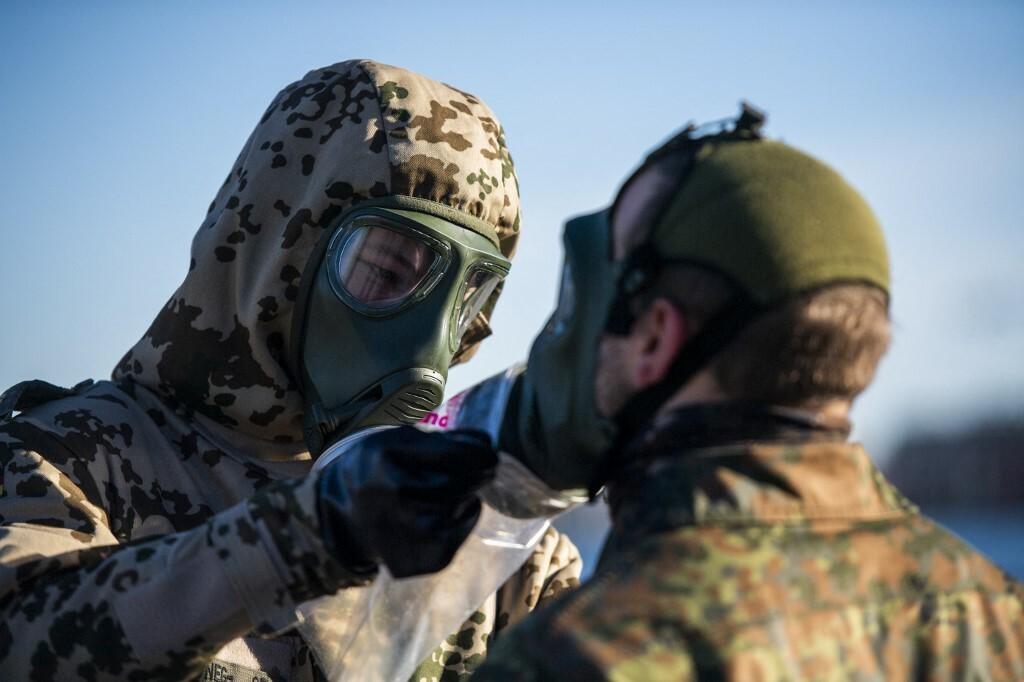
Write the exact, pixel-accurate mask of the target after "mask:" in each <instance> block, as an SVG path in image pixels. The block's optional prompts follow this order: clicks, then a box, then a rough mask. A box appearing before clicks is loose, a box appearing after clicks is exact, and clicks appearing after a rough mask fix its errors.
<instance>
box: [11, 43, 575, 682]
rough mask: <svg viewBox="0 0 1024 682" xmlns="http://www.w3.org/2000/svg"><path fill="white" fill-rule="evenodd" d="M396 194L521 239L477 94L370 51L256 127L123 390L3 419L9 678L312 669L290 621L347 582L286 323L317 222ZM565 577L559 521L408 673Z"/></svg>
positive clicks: (298, 676)
mask: <svg viewBox="0 0 1024 682" xmlns="http://www.w3.org/2000/svg"><path fill="white" fill-rule="evenodd" d="M391 195H399V196H407V197H415V198H417V199H420V200H426V201H429V202H434V203H436V204H440V205H443V206H444V207H446V210H451V209H454V210H457V211H461V212H464V213H467V214H469V215H471V216H473V217H474V218H475V219H477V220H478V221H479V223H480V224H483V225H487V226H490V228H493V233H492V234H491V235H490V237H491V238H493V239H494V240H495V241H496V242H497V243H498V244H499V246H500V247H501V248H502V250H503V251H504V252H505V253H506V254H507V255H511V253H512V251H513V250H514V247H515V243H516V238H517V234H518V230H519V208H518V206H519V201H518V188H517V186H516V179H515V175H514V172H513V169H512V163H511V159H510V157H509V155H508V151H507V149H506V147H505V141H504V133H503V131H502V129H501V127H500V124H499V123H498V122H497V120H496V119H495V118H494V115H493V113H491V111H490V110H489V109H488V108H487V107H486V105H484V104H483V103H482V102H480V100H478V99H477V98H475V97H474V96H473V95H470V94H468V93H464V92H461V91H458V90H455V89H453V88H451V87H449V86H446V85H443V84H441V83H438V82H435V81H432V80H429V79H426V78H424V77H422V76H418V75H416V74H413V73H410V72H408V71H405V70H402V69H398V68H395V67H390V66H386V65H382V64H377V63H374V62H369V61H351V62H343V63H340V64H335V65H333V66H330V67H326V68H324V69H318V70H315V71H312V72H310V73H309V74H307V75H306V76H305V77H304V78H303V79H301V80H300V81H297V82H296V83H294V84H292V85H290V86H288V87H287V88H285V89H284V90H283V91H282V92H281V93H280V94H279V95H278V96H277V97H276V98H275V99H274V101H273V102H272V103H271V105H270V107H269V108H268V109H267V111H266V113H265V114H264V115H263V118H262V119H261V120H260V122H259V124H258V125H257V127H256V129H255V130H254V132H253V133H252V135H251V136H250V138H249V139H248V141H247V142H246V144H245V146H244V148H243V149H242V152H241V155H240V156H239V158H238V160H237V162H236V163H235V165H234V166H233V167H232V170H231V172H230V174H229V175H228V177H227V179H226V180H225V182H224V184H223V186H222V187H221V188H220V190H219V192H218V193H217V195H216V197H215V199H214V201H213V203H212V204H211V206H210V209H209V212H208V214H207V216H206V218H205V219H204V220H203V223H202V225H201V227H200V228H199V231H198V232H197V234H196V236H195V238H194V240H193V243H192V253H191V256H192V258H191V262H190V264H189V271H188V275H187V276H186V278H185V280H184V282H183V283H182V285H181V286H180V287H179V288H178V290H177V291H176V292H175V293H174V294H173V295H172V296H171V298H170V300H169V301H168V302H167V304H166V305H165V307H164V308H163V310H162V311H161V312H160V313H159V315H158V316H157V318H156V320H155V321H154V322H153V324H152V326H151V327H150V329H149V330H148V332H147V333H146V334H145V336H144V337H143V338H142V339H141V340H140V341H139V342H138V343H137V344H136V345H135V346H134V347H133V348H132V349H131V350H130V351H129V352H128V354H127V355H126V356H125V357H124V359H123V360H122V361H121V363H120V364H119V365H118V367H117V368H116V370H115V372H114V376H113V381H108V382H99V383H96V384H92V385H82V386H79V387H77V388H76V390H74V391H64V392H54V391H47V390H42V392H41V393H40V391H39V390H37V389H38V387H36V388H33V389H31V390H30V391H28V392H27V394H26V395H27V396H29V397H32V394H33V393H35V399H34V400H30V401H28V402H27V403H23V404H25V405H26V406H27V405H29V404H31V403H33V402H34V403H38V404H36V405H35V406H34V407H32V408H31V409H25V410H24V411H22V412H21V413H20V414H18V415H17V416H14V417H13V418H10V419H6V420H4V419H0V478H2V486H3V487H2V488H0V679H2V680H143V679H146V680H150V679H166V680H183V679H216V680H222V679H223V680H228V679H234V680H242V679H245V680H247V681H248V680H271V679H272V680H285V679H289V680H308V679H312V678H313V676H314V674H315V673H314V669H313V666H312V665H311V663H310V658H309V653H308V649H307V647H305V645H304V644H303V642H302V641H301V639H300V638H298V637H297V636H296V635H294V634H292V631H290V630H289V628H290V627H291V626H292V625H293V624H294V621H295V613H294V611H295V605H296V604H297V603H299V602H302V601H304V600H307V599H309V598H312V597H316V596H319V595H321V594H323V593H325V592H327V591H329V590H331V589H332V586H333V585H336V584H337V583H338V580H339V569H338V566H337V564H335V563H334V562H333V561H332V560H331V558H330V557H329V556H327V555H326V553H325V552H324V549H323V547H322V546H321V544H320V540H319V532H318V529H317V519H316V514H315V511H314V495H313V491H314V489H315V488H314V486H313V483H314V479H313V478H312V477H307V476H306V474H307V473H308V472H309V471H310V469H311V466H312V460H311V458H310V455H309V453H308V452H307V451H306V448H305V446H304V445H303V443H302V400H301V397H300V395H299V393H298V390H297V388H296V385H295V382H294V381H293V380H292V378H291V376H290V373H289V371H288V370H287V364H286V361H285V358H286V357H287V354H288V352H289V344H290V343H291V338H290V327H291V322H292V318H293V313H294V306H295V300H296V294H297V289H298V285H299V280H300V278H301V277H302V273H303V269H304V268H305V266H306V263H307V261H308V259H309V256H310V253H311V252H312V250H313V248H314V246H315V245H316V243H317V241H318V240H319V239H320V237H321V235H322V234H323V233H324V232H325V228H327V227H329V226H330V225H331V224H333V223H334V221H335V220H336V219H337V218H338V217H339V216H340V215H342V214H343V213H344V212H345V211H347V210H348V209H350V208H351V207H353V206H355V205H357V204H358V203H360V202H361V201H365V200H367V199H368V198H374V197H384V196H391ZM485 231H487V230H485ZM485 236H487V235H485ZM489 312H490V306H488V307H486V308H485V310H484V312H483V313H482V314H481V316H480V317H478V318H477V320H476V321H475V323H474V325H473V327H472V330H471V332H470V333H469V335H468V337H467V338H466V339H465V345H464V347H463V349H462V350H461V352H460V358H461V359H465V358H467V357H469V355H470V354H471V351H472V348H473V344H475V343H477V342H479V340H480V339H482V338H483V337H484V336H486V334H487V333H488V329H487V322H488V320H487V316H488V314H489ZM40 396H42V397H40ZM578 573H579V559H578V556H577V554H576V552H575V548H574V547H572V545H571V543H569V542H568V541H567V540H566V539H565V538H562V537H560V536H559V535H558V534H557V533H555V532H554V531H551V532H550V533H549V534H548V535H547V536H546V537H545V538H544V540H543V541H542V542H541V544H540V546H538V548H537V550H536V552H535V553H534V555H533V558H532V559H531V560H530V561H529V562H527V565H526V566H524V567H523V569H522V570H521V571H520V572H519V573H518V574H516V575H515V576H513V577H512V578H511V579H510V580H509V582H508V583H506V585H505V586H504V587H503V588H502V589H501V590H500V591H499V592H498V594H496V595H492V596H491V597H490V598H489V599H488V600H487V601H486V603H485V604H483V605H481V607H480V610H479V612H478V613H476V614H474V616H473V617H472V618H471V619H470V620H469V621H468V622H467V623H466V625H465V626H464V627H462V628H461V629H460V630H459V631H458V632H457V633H455V634H453V636H452V637H451V638H449V639H448V641H446V642H445V643H443V644H442V645H441V647H440V648H439V649H438V650H437V651H435V652H434V654H433V655H432V657H431V658H430V660H428V661H426V662H425V663H424V664H423V666H421V669H420V670H419V671H418V672H417V674H416V677H415V678H416V679H417V680H419V679H428V680H430V679H434V678H441V677H442V676H444V679H449V678H451V679H456V678H458V679H461V678H462V676H463V675H464V674H465V673H466V672H467V671H469V670H471V669H473V667H474V666H476V665H477V664H478V663H479V661H480V660H481V658H482V654H483V653H484V652H485V650H486V646H487V642H488V639H489V637H491V636H492V635H493V633H494V632H496V631H497V630H499V629H500V628H501V627H504V626H505V625H507V624H509V623H511V622H514V621H515V620H517V619H518V618H520V617H522V615H524V614H525V613H526V612H527V611H529V610H530V609H532V608H533V607H535V606H536V605H537V604H538V603H539V602H540V601H543V600H544V599H546V598H548V597H550V596H552V595H553V594H554V593H555V592H557V591H558V590H559V589H561V588H562V587H565V586H567V585H571V584H573V583H574V582H575V579H576V576H577V575H578ZM453 676H454V677H453Z"/></svg>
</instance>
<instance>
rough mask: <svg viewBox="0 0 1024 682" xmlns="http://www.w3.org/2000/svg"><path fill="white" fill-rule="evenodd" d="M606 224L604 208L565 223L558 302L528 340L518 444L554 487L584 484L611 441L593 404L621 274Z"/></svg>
mask: <svg viewBox="0 0 1024 682" xmlns="http://www.w3.org/2000/svg"><path fill="white" fill-rule="evenodd" d="M610 229H611V228H610V224H609V212H608V211H600V212H598V213H592V214H589V215H584V216H580V217H578V218H574V219H572V220H570V221H569V222H567V223H566V225H565V232H564V234H563V238H562V239H563V243H564V247H565V261H564V265H563V266H562V283H561V290H560V292H559V295H558V305H557V307H556V308H555V312H554V313H552V315H551V317H550V318H549V319H548V322H547V324H546V325H545V326H544V330H543V331H542V332H541V333H540V334H539V335H538V336H537V338H536V339H535V340H534V342H533V346H532V347H531V349H530V359H529V363H528V364H527V370H526V377H525V379H524V387H523V392H522V398H523V400H522V403H521V405H522V407H521V408H520V409H521V411H520V413H519V415H518V420H517V422H518V424H517V432H518V433H517V440H518V443H517V445H518V448H517V449H518V450H519V452H521V453H522V456H523V459H524V461H525V462H526V463H527V465H528V466H529V467H530V468H531V469H532V470H533V471H534V473H536V474H537V475H538V476H540V478H541V479H542V480H544V482H545V483H547V484H548V485H550V486H552V487H554V488H556V489H558V490H570V489H572V490H575V489H581V488H582V489H586V488H587V487H588V486H589V484H590V482H591V480H592V479H593V468H594V465H593V462H594V461H595V459H597V458H598V457H599V455H601V454H603V453H604V452H605V451H607V450H608V448H609V447H610V446H611V445H612V442H613V438H614V429H613V424H612V422H611V421H610V420H608V419H606V418H604V417H602V416H601V415H600V414H598V411H597V405H596V404H595V402H594V374H595V372H596V369H597V353H598V344H599V341H600V338H601V331H602V330H603V328H604V325H605V320H606V319H607V318H608V308H609V306H610V305H611V301H612V298H613V296H614V293H615V283H616V280H617V278H618V266H617V264H616V263H615V262H614V261H613V259H612V255H611V235H610Z"/></svg>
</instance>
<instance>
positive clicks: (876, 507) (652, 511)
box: [608, 404, 916, 533]
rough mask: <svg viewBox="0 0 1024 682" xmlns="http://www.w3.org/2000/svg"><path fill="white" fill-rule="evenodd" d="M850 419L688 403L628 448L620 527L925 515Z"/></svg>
mask: <svg viewBox="0 0 1024 682" xmlns="http://www.w3.org/2000/svg"><path fill="white" fill-rule="evenodd" d="M848 432H849V423H848V422H846V421H845V420H834V421H828V420H824V419H821V418H820V417H818V416H816V415H814V414H813V413H806V412H798V411H794V410H788V409H784V408H771V407H764V406H750V405H736V404H733V405H722V406H702V407H697V408H686V409H684V410H681V411H679V412H676V413H673V414H672V415H670V416H669V417H668V418H667V419H665V420H660V421H659V422H658V423H657V424H656V425H655V426H654V427H653V428H651V429H650V430H648V431H647V432H646V433H644V434H641V435H640V436H639V437H638V438H637V440H635V441H634V442H633V443H632V444H631V445H630V446H629V447H628V448H627V449H626V451H625V452H624V457H623V459H624V460H626V461H628V462H630V463H631V464H630V465H629V466H628V467H626V468H625V469H623V470H622V474H621V475H620V476H618V477H617V478H616V479H615V481H614V482H612V483H611V484H610V485H609V491H608V497H609V503H610V505H611V508H612V517H613V521H614V527H615V529H616V530H621V531H622V532H624V533H632V532H635V531H637V530H638V529H640V530H641V532H643V531H651V532H656V531H659V530H666V529H669V528H674V527H679V526H685V525H695V524H717V525H723V524H724V525H728V524H735V525H743V524H756V523H778V522H783V523H785V522H810V523H827V522H830V521H841V520H852V519H858V520H870V519H884V518H891V517H895V516H900V515H903V514H907V513H912V512H916V508H915V507H914V506H913V505H912V504H911V503H910V502H908V501H907V500H906V498H904V497H903V496H902V495H901V494H900V493H899V492H898V491H897V490H896V489H895V488H893V486H892V485H891V484H890V483H889V482H888V481H886V480H885V478H884V477H883V476H882V474H881V472H880V471H879V470H878V469H877V468H876V467H875V465H874V464H873V463H872V462H871V459H870V458H869V457H868V455H867V453H866V452H865V451H864V449H863V447H861V446H860V445H859V444H856V443H848V442H846V440H845V439H846V435H847V433H848Z"/></svg>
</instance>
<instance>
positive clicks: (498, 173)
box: [113, 60, 519, 444]
mask: <svg viewBox="0 0 1024 682" xmlns="http://www.w3.org/2000/svg"><path fill="white" fill-rule="evenodd" d="M388 197H392V198H394V200H395V201H398V202H401V201H405V202H406V203H408V201H410V199H404V198H411V201H412V202H413V203H414V204H415V207H416V208H417V210H425V211H427V212H433V213H436V214H437V215H439V216H440V217H442V218H446V219H448V220H451V221H452V222H457V223H459V224H461V225H462V226H464V227H467V228H469V229H472V230H474V231H476V232H479V233H481V234H483V235H484V236H485V237H488V238H489V239H491V240H492V241H493V242H495V243H496V244H497V245H499V246H500V248H501V250H502V252H503V253H504V254H505V255H506V256H511V255H512V253H513V252H514V250H515V245H516V241H517V238H518V232H519V192H518V183H517V180H516V177H515V172H514V170H513V166H512V159H511V157H510V156H509V153H508V150H507V149H506V147H505V139H504V132H503V130H502V128H501V125H500V124H499V122H498V120H497V119H496V118H495V116H494V114H493V113H492V112H491V110H490V109H489V108H488V107H487V106H486V105H485V104H484V103H483V102H481V101H480V100H479V99H477V98H476V97H474V96H473V95H470V94H468V93H465V92H461V91H459V90H456V89H454V88H452V87H450V86H447V85H444V84H442V83H439V82H437V81H433V80H430V79H428V78H425V77H423V76H420V75H417V74H415V73H412V72H409V71H406V70H404V69H399V68H396V67H392V66H387V65H384V64H378V63H375V62H371V61H366V60H358V61H347V62H341V63H339V64H335V65H333V66H329V67H326V68H323V69H317V70H315V71H311V72H310V73H308V74H307V75H306V76H305V77H304V78H303V79H302V80H300V81H297V82H296V83H293V84H291V85H289V86H288V87H286V88H285V89H284V90H282V91H281V92H280V93H279V94H278V95H277V97H276V98H274V101H273V102H271V104H270V107H269V108H268V109H267V111H266V113H265V114H264V115H263V118H262V119H261V120H260V122H259V124H258V125H257V126H256V129H255V130H254V131H253V133H252V135H251V136H250V137H249V139H248V141H247V142H246V143H245V146H244V147H243V148H242V152H241V154H240V155H239V157H238V160H237V161H236V162H235V165H234V167H233V168H232V170H231V173H230V174H229V175H228V177H227V179H226V180H225V182H224V184H223V185H222V186H221V188H220V190H219V192H218V193H217V196H216V198H215V199H214V200H213V203H212V204H211V205H210V209H209V212H208V215H207V217H206V219H205V220H204V221H203V223H202V225H200V227H199V231H198V232H197V233H196V236H195V237H194V239H193V241H192V252H191V255H192V259H191V263H190V265H189V271H188V274H187V275H186V277H185V280H184V282H182V284H181V286H179V287H178V290H177V291H176V292H175V293H174V295H173V296H171V298H170V300H169V301H168V302H167V304H166V305H165V306H164V308H163V310H161V311H160V313H159V315H157V318H156V319H155V320H154V321H153V324H152V325H151V326H150V328H149V330H148V331H147V332H146V334H145V336H143V338H142V339H141V340H140V341H139V342H138V343H137V344H135V346H134V347H133V348H132V349H131V350H130V351H129V352H128V353H127V354H126V355H125V356H124V358H123V359H122V360H121V362H120V363H119V364H118V366H117V368H116V369H115V370H114V374H113V378H114V380H115V381H119V382H126V381H128V382H134V383H136V384H141V385H143V386H145V387H147V388H149V389H150V390H153V391H156V392H157V393H158V394H160V395H161V396H162V397H164V398H165V399H167V400H169V401H170V402H171V404H172V405H175V406H176V407H178V408H180V409H184V410H185V411H195V412H198V413H200V414H202V415H205V416H206V417H209V418H210V419H212V420H213V421H214V422H216V423H219V424H221V425H223V426H226V427H228V428H229V429H232V430H233V431H235V432H238V433H241V434H245V435H247V436H251V437H255V438H258V439H260V440H264V441H274V442H278V443H282V444H284V443H301V442H302V410H303V407H302V405H303V401H302V396H301V395H300V393H299V389H298V382H297V381H296V380H295V377H294V376H293V372H292V371H291V370H290V369H289V365H288V360H287V358H288V357H289V353H290V352H291V351H292V350H293V347H292V346H293V344H295V343H297V339H293V338H292V321H293V317H294V316H295V312H296V305H295V302H296V298H297V296H298V293H299V282H300V280H301V279H302V275H303V271H304V269H305V268H306V266H307V263H308V261H309V260H310V255H311V253H312V252H313V250H314V247H315V246H316V244H317V242H318V241H319V240H320V238H321V236H322V235H323V233H324V232H325V229H326V228H329V227H331V226H332V225H333V224H336V222H337V219H338V218H339V217H340V216H341V215H343V214H344V213H345V212H347V211H348V210H350V209H351V208H353V207H354V206H356V205H357V204H359V203H360V202H363V201H366V200H374V201H380V200H384V201H387V199H386V198H388ZM496 296H497V294H495V297H496ZM493 304H494V300H491V301H490V302H489V304H488V305H487V306H485V307H484V310H483V311H482V312H481V314H480V316H479V317H478V319H477V320H476V321H475V323H474V324H473V326H472V328H471V329H470V331H469V332H468V333H467V334H466V337H465V338H464V341H463V346H462V347H461V348H460V349H459V352H458V353H457V354H456V362H458V361H459V360H465V359H467V358H468V357H469V356H470V355H471V354H472V351H473V350H474V349H475V346H476V344H478V343H479V341H480V340H481V339H483V338H484V337H486V336H487V335H488V334H489V333H490V332H489V328H488V326H487V321H488V316H489V314H490V312H491V310H492V309H493Z"/></svg>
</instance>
